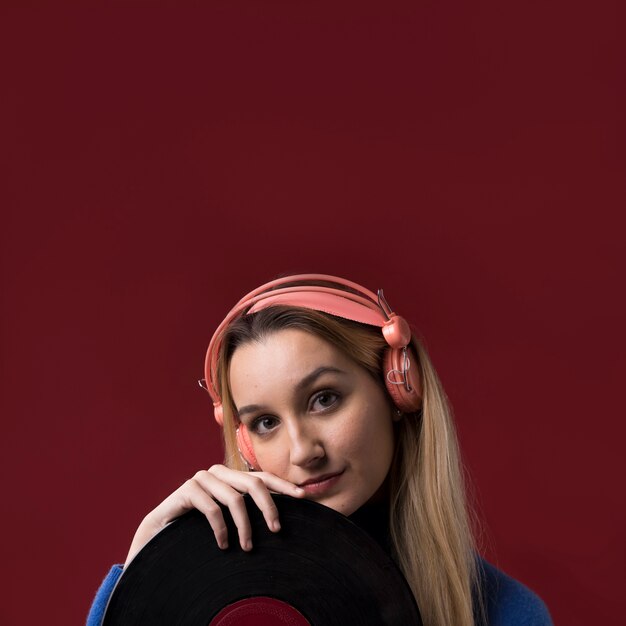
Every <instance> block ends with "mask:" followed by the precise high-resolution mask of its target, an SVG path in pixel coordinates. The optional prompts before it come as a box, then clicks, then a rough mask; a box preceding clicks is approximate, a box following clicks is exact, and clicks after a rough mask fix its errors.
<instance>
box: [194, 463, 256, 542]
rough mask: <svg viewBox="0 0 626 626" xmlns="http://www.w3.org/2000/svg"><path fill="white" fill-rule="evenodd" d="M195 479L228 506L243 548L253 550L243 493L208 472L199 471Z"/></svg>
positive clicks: (206, 490) (201, 486) (202, 487)
mask: <svg viewBox="0 0 626 626" xmlns="http://www.w3.org/2000/svg"><path fill="white" fill-rule="evenodd" d="M193 480H194V481H195V482H196V483H197V484H198V485H199V486H200V488H201V489H204V490H205V492H207V493H210V494H211V496H212V497H213V498H215V499H216V500H217V501H218V502H221V503H222V504H224V505H225V506H227V507H228V510H229V511H230V514H231V516H232V518H233V521H234V522H235V526H236V527H237V533H238V535H239V544H240V545H241V548H242V549H243V550H245V551H249V550H252V528H251V526H250V519H249V518H248V510H247V509H246V505H245V502H244V500H243V495H242V494H241V493H240V492H239V491H237V490H236V489H233V488H232V487H231V486H230V485H228V484H227V483H225V482H223V481H221V480H219V479H218V478H216V477H215V476H213V475H211V474H209V473H208V472H198V473H197V474H196V476H194V478H193ZM218 508H219V507H218Z"/></svg>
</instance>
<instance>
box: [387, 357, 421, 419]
mask: <svg viewBox="0 0 626 626" xmlns="http://www.w3.org/2000/svg"><path fill="white" fill-rule="evenodd" d="M407 358H408V361H409V363H408V365H409V368H408V370H407V373H406V377H407V382H408V383H409V387H410V388H411V390H410V391H409V390H407V388H406V386H405V384H404V377H403V376H402V371H403V369H404V363H405V360H404V351H403V350H402V349H398V348H388V349H387V350H386V351H385V355H384V357H383V370H384V372H385V386H386V387H387V391H388V392H389V395H390V396H391V399H392V400H393V402H394V404H395V405H396V407H397V408H399V409H400V410H401V411H402V412H403V413H414V412H415V411H417V410H418V409H419V408H420V407H421V406H422V385H421V381H420V376H419V370H418V367H417V363H418V360H417V356H416V354H415V351H414V350H413V348H411V346H410V345H409V346H408V347H407Z"/></svg>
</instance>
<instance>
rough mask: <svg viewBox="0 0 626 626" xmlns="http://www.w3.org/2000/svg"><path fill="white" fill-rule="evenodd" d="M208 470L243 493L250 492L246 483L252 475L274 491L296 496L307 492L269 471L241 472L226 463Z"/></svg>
mask: <svg viewBox="0 0 626 626" xmlns="http://www.w3.org/2000/svg"><path fill="white" fill-rule="evenodd" d="M208 471H209V473H210V474H213V475H214V476H217V477H218V478H220V479H221V480H223V481H224V482H227V483H228V484H229V485H232V486H233V487H235V489H237V490H239V491H241V492H242V493H248V490H247V489H246V485H248V483H247V480H248V479H249V478H250V477H256V478H260V479H261V480H262V481H263V483H265V486H266V487H267V488H268V489H269V490H270V491H273V492H274V493H282V494H285V495H287V496H295V497H301V496H303V495H304V494H305V491H304V489H302V488H301V487H298V485H295V484H294V483H292V482H289V481H288V480H285V479H283V478H279V477H278V476H276V475H275V474H270V473H269V472H240V471H238V470H233V469H230V468H228V467H226V466H224V465H214V466H213V467H211V468H209V470H208Z"/></svg>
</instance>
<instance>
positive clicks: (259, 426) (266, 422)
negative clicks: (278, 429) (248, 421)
mask: <svg viewBox="0 0 626 626" xmlns="http://www.w3.org/2000/svg"><path fill="white" fill-rule="evenodd" d="M276 422H277V420H276V418H275V417H269V416H266V417H259V418H257V419H255V420H254V421H253V422H252V425H251V427H250V430H252V432H255V433H257V434H258V435H263V434H265V433H268V432H269V431H270V430H272V429H273V428H274V427H275V426H276Z"/></svg>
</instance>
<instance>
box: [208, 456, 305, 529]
mask: <svg viewBox="0 0 626 626" xmlns="http://www.w3.org/2000/svg"><path fill="white" fill-rule="evenodd" d="M209 473H210V474H212V475H215V476H216V477H217V478H219V479H220V480H222V481H224V482H228V483H229V484H230V485H232V486H233V487H234V488H235V489H237V491H240V492H241V493H248V494H250V496H251V497H252V499H253V500H254V502H255V504H256V505H257V506H258V507H259V509H260V510H261V512H262V513H263V517H264V518H265V521H266V523H267V527H268V528H269V529H270V530H271V531H273V532H278V531H279V530H280V521H279V519H278V509H277V508H276V504H275V503H274V500H273V498H272V496H271V495H270V491H269V490H270V489H271V490H272V491H274V492H276V493H285V494H287V495H295V496H301V495H304V489H301V488H300V487H297V485H294V484H293V483H290V482H289V481H287V480H283V479H282V478H278V476H275V475H274V474H269V473H265V472H239V471H237V470H231V469H229V468H227V467H224V466H223V465H222V466H214V467H212V468H211V469H210V470H209Z"/></svg>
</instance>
